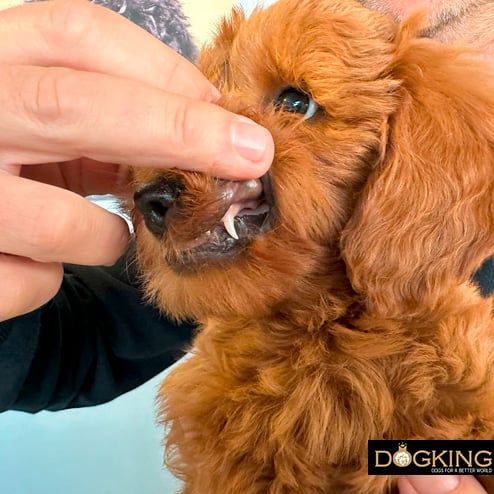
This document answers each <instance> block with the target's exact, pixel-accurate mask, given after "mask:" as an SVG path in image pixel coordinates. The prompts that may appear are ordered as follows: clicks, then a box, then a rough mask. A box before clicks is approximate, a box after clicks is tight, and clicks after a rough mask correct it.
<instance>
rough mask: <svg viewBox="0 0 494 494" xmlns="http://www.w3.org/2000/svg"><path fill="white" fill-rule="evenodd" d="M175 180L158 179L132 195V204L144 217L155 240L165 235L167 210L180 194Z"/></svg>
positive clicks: (179, 188)
mask: <svg viewBox="0 0 494 494" xmlns="http://www.w3.org/2000/svg"><path fill="white" fill-rule="evenodd" d="M182 188H183V187H182V184H181V183H180V182H179V181H178V180H177V179H165V178H159V179H158V180H156V181H154V182H152V183H150V184H148V185H145V186H144V187H142V188H141V189H139V190H138V191H137V192H136V193H135V194H134V204H135V205H136V207H137V209H138V210H139V211H140V212H141V213H142V215H143V217H144V223H146V226H147V228H148V230H149V231H150V232H151V233H152V234H153V235H154V236H155V237H157V238H161V237H162V236H163V234H164V233H165V229H166V222H165V217H166V213H167V211H168V209H169V208H170V207H171V206H172V205H173V203H174V202H175V201H176V200H177V199H178V196H179V195H180V193H181V192H182Z"/></svg>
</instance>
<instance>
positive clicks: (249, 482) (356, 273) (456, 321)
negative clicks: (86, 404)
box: [135, 0, 494, 494]
mask: <svg viewBox="0 0 494 494" xmlns="http://www.w3.org/2000/svg"><path fill="white" fill-rule="evenodd" d="M420 27H421V26H420V17H419V16H415V17H413V18H411V19H409V20H408V21H407V22H405V23H404V24H403V25H400V26H399V25H396V24H395V23H393V22H392V21H391V20H390V19H389V18H386V17H383V16H380V15H378V14H374V13H371V12H370V11H367V10H365V9H363V8H362V7H360V6H359V5H357V4H356V3H354V2H353V1H351V0H335V1H333V2H329V1H328V2H321V1H320V0H281V1H280V2H278V3H277V4H275V5H274V6H272V7H270V8H268V9H267V10H266V11H256V12H255V13H254V14H253V15H252V16H251V17H250V18H249V19H248V20H246V19H244V16H243V14H241V13H240V12H238V11H235V12H234V13H233V15H232V18H231V19H230V20H228V21H225V22H224V23H223V24H222V26H221V28H220V32H219V34H218V37H217V39H216V41H215V42H214V44H213V45H212V46H211V47H208V48H207V49H205V51H204V52H203V54H202V57H201V67H202V69H203V70H204V72H205V73H206V75H207V76H208V77H209V78H210V79H211V80H212V81H213V82H214V83H215V84H216V85H217V86H218V87H219V88H220V90H221V92H222V94H223V95H224V97H223V99H222V104H223V105H224V106H225V107H227V108H229V109H230V110H233V111H236V112H240V113H244V114H246V115H248V116H250V117H251V118H253V119H255V120H257V121H258V122H260V123H261V124H262V125H265V126H266V127H268V128H269V129H270V130H271V132H272V134H273V136H274V139H275V144H276V156H275V160H274V163H273V166H272V168H271V171H270V173H271V176H272V181H273V187H274V191H275V195H276V204H277V210H278V219H277V222H276V225H275V228H274V229H273V230H272V231H270V232H268V233H266V234H265V235H263V236H261V237H258V238H256V240H255V241H254V242H253V243H252V245H251V246H250V247H249V248H247V249H246V250H245V252H244V253H242V255H240V256H239V257H238V258H237V259H236V260H234V261H226V262H225V263H224V264H219V265H215V266H212V267H210V268H208V269H205V270H203V271H201V272H200V273H198V274H190V273H189V274H187V275H182V276H180V275H177V274H176V273H175V272H173V271H172V270H171V269H170V268H169V266H167V264H166V263H165V262H164V261H163V253H164V252H170V251H173V252H176V255H177V256H180V255H181V254H180V245H181V242H184V241H187V240H190V239H192V238H194V236H195V235H197V234H198V233H200V231H201V228H206V227H208V225H210V223H211V221H213V224H214V223H216V222H217V221H218V218H217V217H215V204H216V203H215V201H216V200H217V198H216V194H215V190H216V187H217V184H218V183H217V181H215V180H214V179H210V178H207V177H205V176H203V175H201V174H197V173H186V172H164V171H162V170H142V169H136V170H135V177H136V186H140V185H143V184H146V183H148V182H149V181H151V180H152V179H154V178H156V177H158V176H166V175H167V174H171V175H173V176H175V175H176V174H179V175H180V176H181V177H182V179H183V180H184V183H185V191H186V197H187V201H188V202H187V204H188V207H186V208H185V209H184V210H183V215H182V217H181V218H180V223H176V226H177V228H175V229H174V230H173V231H171V232H168V234H167V235H166V236H165V237H164V238H163V239H162V241H158V240H156V239H155V238H154V237H152V235H151V234H150V233H149V232H148V231H147V230H146V229H145V228H144V225H143V224H142V223H141V222H139V221H137V224H136V227H137V244H138V261H139V263H140V265H141V267H142V270H143V276H144V278H145V280H146V286H147V292H148V294H149V297H150V298H151V299H152V300H153V301H154V302H155V303H157V304H158V305H159V306H160V307H161V308H162V309H163V310H164V311H166V312H167V313H168V314H170V315H172V316H174V317H176V318H183V317H194V318H196V319H198V320H199V321H201V322H202V324H203V327H202V331H201V332H200V333H199V334H198V336H197V338H196V340H195V342H194V347H193V350H192V355H191V356H190V358H188V359H187V360H186V362H185V363H184V364H182V365H180V366H178V367H177V368H176V369H175V370H174V371H172V372H171V374H170V375H169V377H168V378H167V379H166V380H165V382H164V383H163V386H162V388H161V390H160V404H161V419H162V421H163V423H164V424H166V425H167V428H168V438H167V448H168V449H167V460H168V463H169V465H170V466H171V468H172V470H173V471H174V472H176V473H177V475H179V476H180V477H181V478H182V479H183V480H184V487H183V490H182V492H183V494H219V493H221V494H267V493H268V494H301V493H303V494H323V493H324V494H328V493H341V494H344V493H345V494H350V493H352V494H364V493H368V494H381V493H390V492H395V491H396V487H395V479H394V478H391V477H374V476H368V475H367V459H366V455H367V440H368V439H379V438H395V439H413V438H438V439H439V438H444V439H461V438H483V439H494V375H493V370H494V330H493V319H492V299H491V298H488V299H483V298H482V297H481V296H480V294H479V292H478V290H477V288H476V287H475V286H473V285H472V284H471V282H470V281H469V280H470V278H471V275H472V273H473V272H474V271H475V269H476V268H477V267H478V266H479V265H480V264H481V262H482V261H483V260H484V259H485V258H486V257H487V256H488V255H490V254H491V253H492V252H493V251H494V208H493V206H492V198H493V194H494V117H493V115H494V78H493V76H492V74H489V73H488V70H487V69H486V68H485V67H484V66H483V65H482V64H481V62H480V61H479V60H477V59H476V57H475V56H474V55H473V54H471V53H469V52H468V51H467V50H466V49H463V48H461V47H448V46H445V45H440V44H438V43H436V42H433V41H431V40H429V39H421V38H420V37H418V36H417V35H416V33H417V31H418V29H419V28H420ZM286 86H296V87H300V86H302V88H303V89H305V90H306V91H308V92H310V93H311V94H312V95H313V97H314V99H315V100H316V101H317V102H318V103H319V104H320V105H321V106H322V107H323V108H324V109H325V114H324V115H322V116H318V117H316V118H314V120H313V121H303V120H301V118H300V116H299V115H293V114H285V113H280V112H275V111H274V109H273V105H272V103H271V102H272V101H273V99H274V98H275V96H276V94H277V93H278V92H279V90H280V89H281V88H283V87H286ZM137 216H138V215H137ZM212 218H213V219H212ZM491 478H492V477H491ZM486 482H487V480H486ZM490 482H491V483H490V484H488V485H489V489H490V491H489V492H494V484H493V483H492V481H490Z"/></svg>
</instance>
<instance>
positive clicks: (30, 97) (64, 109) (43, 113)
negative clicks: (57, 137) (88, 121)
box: [23, 69, 71, 125]
mask: <svg viewBox="0 0 494 494" xmlns="http://www.w3.org/2000/svg"><path fill="white" fill-rule="evenodd" d="M69 74H70V71H69V70H66V69H51V70H45V71H42V72H40V74H39V76H38V77H36V78H33V79H32V80H31V81H30V84H29V85H30V86H31V87H30V88H29V87H28V88H25V89H26V91H24V97H23V102H24V110H25V112H26V114H27V115H29V116H31V118H33V119H35V120H37V121H38V122H39V123H41V124H43V125H48V124H49V125H51V124H54V125H64V124H67V123H69V121H70V119H71V114H70V111H69V110H70V101H69V100H68V95H70V94H71V90H70V88H67V89H64V87H65V86H66V85H67V83H68V81H69V77H70V75H69Z"/></svg>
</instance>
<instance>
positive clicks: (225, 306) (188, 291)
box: [137, 230, 327, 321]
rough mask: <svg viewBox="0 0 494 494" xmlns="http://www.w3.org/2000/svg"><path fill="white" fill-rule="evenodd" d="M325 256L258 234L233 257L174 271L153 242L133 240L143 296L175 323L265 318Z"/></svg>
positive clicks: (310, 246)
mask: <svg viewBox="0 0 494 494" xmlns="http://www.w3.org/2000/svg"><path fill="white" fill-rule="evenodd" d="M141 234H142V236H145V235H149V232H148V231H145V230H143V231H142V232H141ZM137 235H138V236H139V231H138V232H137ZM146 240H148V239H146ZM149 240H150V239H149ZM324 256H327V252H325V250H324V249H323V248H322V247H321V246H319V245H317V244H316V243H313V242H310V241H305V242H303V241H297V242H293V243H291V242H290V240H288V239H283V238H279V237H278V238H277V236H276V235H273V234H272V235H265V236H259V237H258V238H256V239H255V240H254V241H252V242H251V243H250V245H249V246H248V247H246V248H245V249H244V251H243V252H241V253H240V254H238V255H231V256H225V258H224V259H223V261H221V258H219V257H217V258H216V259H215V262H214V263H209V264H208V267H207V268H205V267H203V268H201V269H198V268H196V269H177V267H176V266H172V265H170V263H169V262H168V261H167V259H166V258H165V257H164V256H163V250H162V248H161V246H160V244H159V243H158V242H150V241H149V242H148V241H143V242H137V258H138V263H139V265H140V267H141V268H142V271H143V273H144V274H143V277H144V284H145V291H146V294H147V296H148V297H149V299H150V300H151V302H152V303H154V304H155V305H156V306H157V307H159V308H160V309H161V310H163V311H164V312H165V313H166V314H167V315H169V316H171V317H173V318H175V319H177V320H184V319H195V320H199V321H202V320H205V319H207V318H211V317H213V318H229V319H231V318H252V317H255V318H256V319H257V318H261V317H265V316H268V315H269V314H271V313H273V311H277V310H279V308H280V307H282V306H283V305H284V304H286V303H287V300H289V299H290V298H291V297H293V295H294V293H296V292H297V291H299V290H300V289H301V287H303V286H304V285H305V283H306V282H307V281H308V279H309V278H310V277H311V275H312V274H313V272H314V270H315V269H316V266H317V263H318V260H320V259H322V258H324ZM295 273H296V275H295Z"/></svg>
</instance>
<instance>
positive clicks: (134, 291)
mask: <svg viewBox="0 0 494 494" xmlns="http://www.w3.org/2000/svg"><path fill="white" fill-rule="evenodd" d="M131 256H132V254H131V253H128V254H127V255H126V256H124V257H122V258H121V259H120V261H119V262H118V263H117V264H116V265H115V266H113V267H112V268H103V267H101V268H100V267H81V266H73V265H67V266H65V274H64V279H63V284H62V287H61V288H60V290H59V292H58V293H57V295H56V296H55V297H54V298H53V299H52V300H51V301H50V302H49V303H48V304H46V305H45V306H43V307H41V308H40V309H38V310H35V311H33V312H31V313H29V314H26V315H23V316H19V317H16V318H14V319H10V320H8V321H5V322H3V323H0V376H1V377H0V411H5V410H9V409H10V410H22V411H26V412H37V411H40V410H60V409H64V408H72V407H82V406H89V405H96V404H100V403H103V402H106V401H109V400H112V399H113V398H115V397H117V396H118V395H120V394H122V393H125V392H126V391H129V390H131V389H133V388H135V387H137V386H139V385H140V384H142V383H144V382H146V381H147V380H149V379H150V378H152V377H154V376H155V375H156V374H158V373H160V372H161V371H162V370H163V369H165V368H166V367H168V366H169V365H171V364H172V363H173V362H174V361H175V360H177V359H178V358H180V357H181V356H182V355H183V353H184V351H185V350H186V349H187V345H188V343H189V342H190V340H191V338H192V335H193V331H194V327H193V325H191V324H183V325H180V326H179V325H177V324H175V323H173V322H171V321H170V320H168V319H167V318H165V317H163V316H161V315H160V314H159V312H158V311H157V310H156V309H155V308H153V307H151V306H149V305H146V304H145V303H144V302H143V300H142V292H141V290H140V289H139V283H138V281H137V276H136V273H135V270H134V269H133V262H132V259H131Z"/></svg>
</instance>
